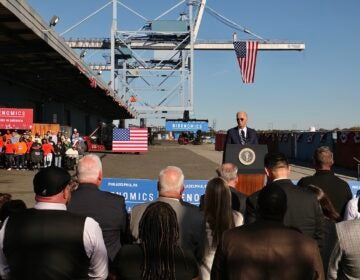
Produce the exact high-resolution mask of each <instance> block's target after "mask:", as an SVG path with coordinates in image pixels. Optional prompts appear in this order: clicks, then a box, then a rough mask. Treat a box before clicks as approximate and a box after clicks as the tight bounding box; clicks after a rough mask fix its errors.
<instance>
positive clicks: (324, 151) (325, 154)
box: [314, 146, 334, 167]
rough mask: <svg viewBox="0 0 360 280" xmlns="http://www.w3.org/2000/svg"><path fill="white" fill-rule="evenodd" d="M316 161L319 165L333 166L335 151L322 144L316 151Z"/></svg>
mask: <svg viewBox="0 0 360 280" xmlns="http://www.w3.org/2000/svg"><path fill="white" fill-rule="evenodd" d="M314 163H315V165H316V166H318V167H331V166H332V165H333V164H334V157H333V153H332V151H331V150H330V148H329V147H327V146H321V147H319V148H317V149H316V150H315V152H314Z"/></svg>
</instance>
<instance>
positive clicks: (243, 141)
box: [240, 129, 246, 145]
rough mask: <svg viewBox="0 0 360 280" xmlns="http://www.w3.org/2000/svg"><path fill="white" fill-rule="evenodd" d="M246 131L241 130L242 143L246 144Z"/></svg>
mask: <svg viewBox="0 0 360 280" xmlns="http://www.w3.org/2000/svg"><path fill="white" fill-rule="evenodd" d="M245 139H246V138H245V132H244V130H242V129H241V130H240V142H241V144H242V145H244V144H245Z"/></svg>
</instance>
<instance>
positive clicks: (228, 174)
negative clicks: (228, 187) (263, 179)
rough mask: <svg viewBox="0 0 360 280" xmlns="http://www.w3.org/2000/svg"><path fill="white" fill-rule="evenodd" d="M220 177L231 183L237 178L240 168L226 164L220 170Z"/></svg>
mask: <svg viewBox="0 0 360 280" xmlns="http://www.w3.org/2000/svg"><path fill="white" fill-rule="evenodd" d="M217 171H218V175H219V176H221V177H222V178H223V179H224V180H225V181H226V182H230V181H232V180H235V179H236V178H237V173H238V168H237V166H236V165H235V164H232V163H224V164H222V165H221V166H220V167H219V168H218V170H217Z"/></svg>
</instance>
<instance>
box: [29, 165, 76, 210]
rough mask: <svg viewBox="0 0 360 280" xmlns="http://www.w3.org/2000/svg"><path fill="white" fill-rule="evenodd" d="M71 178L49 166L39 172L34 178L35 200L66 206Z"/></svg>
mask: <svg viewBox="0 0 360 280" xmlns="http://www.w3.org/2000/svg"><path fill="white" fill-rule="evenodd" d="M70 183H71V176H70V174H69V172H67V171H66V170H65V169H62V168H60V167H56V166H51V167H47V168H44V169H42V170H40V171H39V172H38V173H37V174H36V175H35V177H34V180H33V185H34V192H35V200H36V201H38V202H52V203H62V204H66V203H67V202H68V201H69V200H70V195H71V190H70Z"/></svg>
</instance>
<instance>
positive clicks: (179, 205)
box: [130, 166, 205, 262]
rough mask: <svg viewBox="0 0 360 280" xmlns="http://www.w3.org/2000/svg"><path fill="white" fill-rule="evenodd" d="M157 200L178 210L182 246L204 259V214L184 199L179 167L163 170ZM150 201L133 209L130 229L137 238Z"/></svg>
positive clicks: (182, 178) (198, 257) (182, 176)
mask: <svg viewBox="0 0 360 280" xmlns="http://www.w3.org/2000/svg"><path fill="white" fill-rule="evenodd" d="M158 192H159V198H158V199H157V201H162V202H166V203H168V204H169V205H170V206H171V207H172V208H173V209H174V210H175V212H176V216H177V219H178V223H179V230H180V246H181V247H183V248H184V249H188V250H190V251H191V252H192V253H193V254H194V256H195V258H196V259H197V261H198V262H200V261H201V260H202V256H203V250H204V241H205V221H204V215H203V213H202V212H200V210H199V208H198V207H196V206H194V205H192V204H190V203H187V202H184V201H182V193H183V192H184V174H183V172H182V170H181V169H180V168H179V167H176V166H168V167H166V168H164V169H163V170H161V172H160V175H159V182H158ZM149 205H150V203H143V204H139V205H137V206H135V207H134V208H133V209H132V211H131V216H130V217H131V218H130V231H131V234H132V236H133V237H134V239H135V240H138V237H139V224H140V220H141V218H142V215H143V213H144V211H145V209H146V208H147V207H148V206H149Z"/></svg>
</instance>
